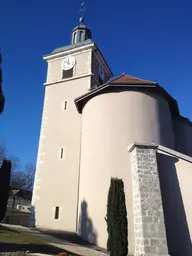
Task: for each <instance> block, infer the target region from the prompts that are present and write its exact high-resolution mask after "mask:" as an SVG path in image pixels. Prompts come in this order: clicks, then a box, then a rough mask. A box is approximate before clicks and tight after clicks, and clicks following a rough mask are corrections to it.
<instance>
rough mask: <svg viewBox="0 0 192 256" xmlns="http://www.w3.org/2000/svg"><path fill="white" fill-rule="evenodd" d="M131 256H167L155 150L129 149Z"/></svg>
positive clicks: (151, 148) (152, 148)
mask: <svg viewBox="0 0 192 256" xmlns="http://www.w3.org/2000/svg"><path fill="white" fill-rule="evenodd" d="M129 151H130V152H131V162H132V182H133V215H134V234H135V256H160V255H161V256H168V255H169V254H168V247H167V238H166V231H165V223H164V214H163V206H162V198H161V191H160V184H159V175H158V169H157V161H156V148H155V146H152V145H150V146H146V145H145V146H142V145H133V146H132V147H130V149H129Z"/></svg>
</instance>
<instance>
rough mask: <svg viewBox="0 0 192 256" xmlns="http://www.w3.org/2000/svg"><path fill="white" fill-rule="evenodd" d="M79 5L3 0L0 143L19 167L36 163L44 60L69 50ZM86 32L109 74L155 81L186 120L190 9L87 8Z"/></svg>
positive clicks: (167, 4) (186, 5)
mask: <svg viewBox="0 0 192 256" xmlns="http://www.w3.org/2000/svg"><path fill="white" fill-rule="evenodd" d="M80 3H81V1H80V0H73V1H68V0H54V1H52V0H49V1H45V0H41V1H39V0H33V1H30V0H28V1H26V0H17V1H16V0H9V1H7V0H1V1H0V47H1V49H2V54H3V78H4V82H3V90H4V94H5V97H6V105H5V110H4V113H3V114H2V115H1V116H0V139H1V140H4V141H5V142H6V145H7V148H8V150H9V153H10V154H14V155H16V156H18V157H20V158H21V161H22V162H23V163H28V162H33V163H34V164H35V162H36V156H37V149H38V141H39V133H40V125H41V114H42V107H43V98H44V86H43V83H44V82H45V79H46V68H47V65H46V63H45V62H44V61H43V59H42V55H44V54H47V53H50V52H51V51H52V50H53V49H55V48H57V47H60V46H64V45H68V44H70V39H71V30H72V29H73V27H75V26H76V25H77V24H78V18H79V13H78V8H79V7H80ZM85 4H86V6H87V11H86V14H85V20H86V24H87V25H88V26H89V27H90V28H91V30H92V32H93V40H94V41H95V42H96V43H97V44H98V46H99V47H100V50H101V52H102V53H103V55H104V57H105V58H106V60H107V62H108V64H109V65H110V67H111V69H112V70H113V72H114V75H115V76H117V75H120V74H121V73H122V72H126V73H127V74H129V75H133V76H137V77H141V78H144V79H148V80H152V81H157V82H158V83H159V84H161V85H163V86H164V87H165V88H166V89H167V90H168V92H169V93H171V94H172V95H173V96H174V97H175V98H176V99H177V101H178V103H179V107H180V111H181V114H182V115H184V116H187V117H189V118H190V119H192V108H191V100H192V33H191V28H192V15H191V13H192V1H190V0H183V1H173V0H169V1H166V0H161V1H158V0H153V1H152V0H146V1H143V0H138V1H131V0H118V1H107V0H102V1H101V0H97V1H93V0H87V1H85Z"/></svg>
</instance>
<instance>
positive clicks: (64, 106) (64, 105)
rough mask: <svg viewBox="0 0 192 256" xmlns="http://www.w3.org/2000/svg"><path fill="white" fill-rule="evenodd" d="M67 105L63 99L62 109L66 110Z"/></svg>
mask: <svg viewBox="0 0 192 256" xmlns="http://www.w3.org/2000/svg"><path fill="white" fill-rule="evenodd" d="M67 107H68V102H67V101H66V100H65V101H64V104H63V109H64V110H65V111H66V110H67Z"/></svg>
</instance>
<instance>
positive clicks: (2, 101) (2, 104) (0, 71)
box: [0, 53, 5, 114]
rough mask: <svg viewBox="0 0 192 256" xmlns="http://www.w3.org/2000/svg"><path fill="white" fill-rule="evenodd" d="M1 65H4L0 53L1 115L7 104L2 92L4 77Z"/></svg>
mask: <svg viewBox="0 0 192 256" xmlns="http://www.w3.org/2000/svg"><path fill="white" fill-rule="evenodd" d="M1 63H2V56H1V53H0V114H1V113H2V112H3V109H4V104H5V98H4V96H3V91H2V81H3V76H2V69H1Z"/></svg>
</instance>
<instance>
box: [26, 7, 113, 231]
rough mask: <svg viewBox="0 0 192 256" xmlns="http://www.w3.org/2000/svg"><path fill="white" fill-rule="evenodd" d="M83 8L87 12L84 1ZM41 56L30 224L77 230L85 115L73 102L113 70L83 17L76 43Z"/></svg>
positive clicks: (73, 37) (78, 27)
mask: <svg viewBox="0 0 192 256" xmlns="http://www.w3.org/2000/svg"><path fill="white" fill-rule="evenodd" d="M81 8H83V10H84V5H82V6H81ZM81 10H82V9H81ZM82 13H83V11H82ZM43 59H44V60H45V61H46V62H47V65H48V67H47V77H46V82H45V83H44V86H45V96H44V106H43V113H42V124H41V131H40V139H39V148H38V156H37V164H36V175H35V183H34V190H33V198H32V214H31V225H32V226H36V227H38V228H47V229H56V230H66V231H73V232H75V231H76V226H77V212H78V194H79V172H80V165H81V162H80V155H81V138H82V136H86V135H83V134H82V132H81V124H82V115H81V114H80V113H78V111H77V109H76V105H75V102H74V100H75V99H76V98H77V97H79V96H81V95H82V94H86V93H87V92H88V91H89V90H92V89H93V88H94V87H95V86H99V85H101V84H103V83H105V81H107V80H108V79H109V78H110V77H111V76H112V72H111V70H110V68H109V66H108V65H107V63H106V61H105V59H104V58H103V56H102V54H101V52H100V51H99V49H98V47H97V45H96V44H95V43H94V42H93V41H92V33H91V30H90V29H89V28H87V27H86V26H85V25H84V18H83V16H82V15H81V18H80V24H79V25H78V26H77V27H75V28H74V29H73V31H72V43H71V44H70V45H67V46H63V47H60V48H57V49H55V50H54V51H52V52H51V53H50V54H47V55H45V56H43ZM100 69H102V75H101V76H102V81H100V82H99V70H100ZM100 72H101V71H100Z"/></svg>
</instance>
